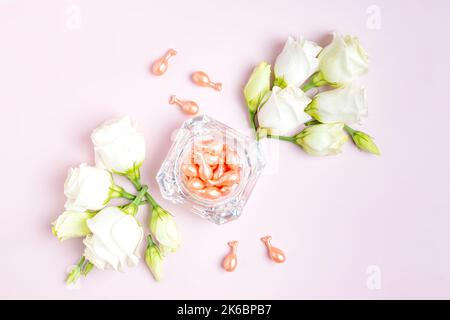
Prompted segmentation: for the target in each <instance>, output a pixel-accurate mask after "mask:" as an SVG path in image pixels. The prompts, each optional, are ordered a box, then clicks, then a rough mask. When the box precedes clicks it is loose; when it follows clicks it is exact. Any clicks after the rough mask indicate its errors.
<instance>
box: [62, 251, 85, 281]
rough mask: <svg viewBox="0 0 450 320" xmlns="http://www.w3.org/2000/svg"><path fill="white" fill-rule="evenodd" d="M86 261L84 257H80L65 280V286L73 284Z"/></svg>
mask: <svg viewBox="0 0 450 320" xmlns="http://www.w3.org/2000/svg"><path fill="white" fill-rule="evenodd" d="M85 261H86V258H85V257H81V259H80V261H78V263H77V265H76V266H74V267H73V268H72V270H71V271H70V273H69V275H68V276H67V278H66V284H67V285H68V286H70V285H72V284H75V283H76V282H77V281H78V279H79V278H80V275H81V268H82V266H83V264H84V262H85Z"/></svg>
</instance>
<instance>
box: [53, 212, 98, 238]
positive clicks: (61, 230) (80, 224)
mask: <svg viewBox="0 0 450 320" xmlns="http://www.w3.org/2000/svg"><path fill="white" fill-rule="evenodd" d="M93 216H94V213H91V212H74V211H65V212H64V213H62V214H61V215H60V216H59V217H58V219H56V221H54V222H53V223H52V231H53V234H54V235H55V236H56V237H58V239H59V240H61V241H64V240H67V239H71V238H78V237H84V236H87V235H88V234H89V233H91V231H90V230H89V228H88V226H87V223H86V220H88V219H90V218H92V217H93Z"/></svg>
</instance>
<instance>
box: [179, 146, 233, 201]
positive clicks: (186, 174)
mask: <svg viewBox="0 0 450 320" xmlns="http://www.w3.org/2000/svg"><path fill="white" fill-rule="evenodd" d="M181 172H182V175H183V181H184V184H185V186H186V188H187V189H188V190H189V191H190V192H192V193H193V194H195V195H197V196H199V197H200V198H203V199H206V200H216V199H220V198H222V197H225V196H227V195H229V194H230V193H231V192H232V191H233V190H234V188H236V186H237V185H239V182H240V177H241V164H240V158H239V155H238V153H237V152H236V151H235V150H234V149H233V148H232V147H230V146H229V145H227V144H226V143H223V142H221V141H218V140H215V139H209V140H202V141H198V142H194V143H193V145H192V149H191V152H190V153H189V154H188V156H186V158H185V159H184V161H183V164H182V165H181Z"/></svg>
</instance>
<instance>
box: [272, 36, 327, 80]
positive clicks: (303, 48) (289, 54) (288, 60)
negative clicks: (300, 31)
mask: <svg viewBox="0 0 450 320" xmlns="http://www.w3.org/2000/svg"><path fill="white" fill-rule="evenodd" d="M320 50H322V48H321V47H320V46H319V45H317V44H316V43H314V42H312V41H308V40H304V39H302V38H300V39H299V40H296V39H295V38H293V37H289V38H288V39H287V41H286V44H285V45H284V48H283V51H282V52H281V53H280V54H279V55H278V57H277V59H276V60H275V65H274V71H275V78H276V79H278V80H276V81H277V82H280V83H283V82H284V83H286V84H288V85H292V86H295V87H300V85H301V84H302V83H304V82H305V81H306V79H308V78H309V77H310V76H311V75H312V74H313V73H314V72H316V71H317V70H318V69H319V59H318V58H317V55H318V54H319V52H320Z"/></svg>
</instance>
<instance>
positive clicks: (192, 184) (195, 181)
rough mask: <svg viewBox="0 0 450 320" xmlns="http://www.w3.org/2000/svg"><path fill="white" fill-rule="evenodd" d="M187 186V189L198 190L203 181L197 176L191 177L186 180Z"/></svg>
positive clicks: (203, 185)
mask: <svg viewBox="0 0 450 320" xmlns="http://www.w3.org/2000/svg"><path fill="white" fill-rule="evenodd" d="M187 187H188V189H189V190H191V191H192V190H200V189H203V188H204V187H205V183H204V182H203V181H202V180H200V179H199V178H192V179H190V180H189V181H188V182H187Z"/></svg>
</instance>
